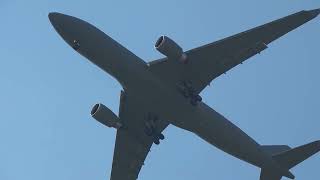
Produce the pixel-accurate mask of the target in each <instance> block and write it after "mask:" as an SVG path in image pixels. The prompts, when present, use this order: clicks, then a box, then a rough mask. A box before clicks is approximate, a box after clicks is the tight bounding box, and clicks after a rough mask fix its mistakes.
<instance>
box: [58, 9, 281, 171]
mask: <svg viewBox="0 0 320 180" xmlns="http://www.w3.org/2000/svg"><path fill="white" fill-rule="evenodd" d="M59 16H60V15H57V16H55V17H56V18H59V23H57V25H56V26H55V28H56V30H57V31H58V33H59V34H60V35H61V36H62V37H63V38H64V40H65V41H66V42H67V43H68V44H69V45H70V46H74V42H75V41H76V42H77V43H79V44H78V45H79V48H77V51H78V52H79V53H80V54H82V55H83V56H85V57H86V58H87V59H89V60H90V61H91V62H93V63H94V64H96V65H98V66H99V67H100V68H101V69H104V70H105V71H107V73H109V74H110V75H112V76H113V77H114V78H116V79H117V80H118V81H119V82H120V84H121V85H122V86H123V88H124V90H125V92H126V94H127V95H128V96H130V97H131V98H135V99H137V101H138V102H140V103H141V104H143V105H144V107H150V109H149V111H150V112H152V113H155V114H157V115H158V116H159V118H160V119H161V120H165V121H168V122H170V123H171V124H173V125H175V126H177V127H180V128H182V129H185V130H187V131H190V132H193V133H195V134H196V135H198V136H199V137H201V138H202V139H204V140H205V141H207V142H208V143H210V144H212V145H214V146H216V147H217V148H219V149H221V150H222V151H224V152H226V153H228V154H230V155H232V156H234V157H237V158H239V159H241V160H243V161H246V162H248V163H250V164H253V165H255V166H258V167H261V168H280V167H278V165H277V163H276V162H275V161H274V160H273V159H272V157H271V156H270V155H269V154H267V153H266V152H264V151H263V150H262V149H261V146H260V145H259V144H258V143H257V142H256V141H254V140H253V139H252V138H251V137H249V136H248V135H247V134H246V133H244V132H243V131H242V130H241V129H240V128H238V127H237V126H235V125H234V124H233V123H232V122H230V121H229V120H227V119H226V118H225V117H223V116H222V115H220V114H219V113H218V112H216V111H215V110H213V109H212V108H210V107H209V106H208V105H206V104H205V103H199V104H198V105H197V106H193V105H191V104H190V102H189V101H188V100H187V99H186V98H185V97H184V96H183V95H182V94H181V93H180V92H179V91H178V90H177V88H176V87H170V86H169V85H167V84H166V82H163V81H161V80H160V78H158V77H157V76H156V75H154V74H153V73H152V72H150V71H149V69H148V64H146V63H145V62H144V61H143V60H142V59H140V58H139V57H137V56H136V55H134V54H133V53H132V52H130V51H129V50H127V49H126V48H124V47H123V46H121V45H120V44H119V43H117V42H116V41H115V40H113V39H112V38H110V37H109V36H107V35H106V34H104V33H103V32H102V31H100V30H98V29H97V28H95V27H94V26H92V25H90V24H89V23H87V22H85V21H82V20H80V19H77V18H74V17H71V16H66V15H61V17H59ZM181 65H182V66H183V64H181ZM177 107H179V108H177ZM284 171H286V170H284Z"/></svg>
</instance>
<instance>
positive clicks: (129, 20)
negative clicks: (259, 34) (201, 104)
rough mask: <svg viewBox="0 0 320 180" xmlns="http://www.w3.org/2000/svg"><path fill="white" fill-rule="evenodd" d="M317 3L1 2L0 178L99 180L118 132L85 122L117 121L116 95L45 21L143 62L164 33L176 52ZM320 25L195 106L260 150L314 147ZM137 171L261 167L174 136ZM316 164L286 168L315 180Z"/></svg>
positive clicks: (278, 45) (217, 173)
mask: <svg viewBox="0 0 320 180" xmlns="http://www.w3.org/2000/svg"><path fill="white" fill-rule="evenodd" d="M314 8H320V1H318V0H306V1H302V0H301V1H292V0H282V1H278V0H269V1H256V0H245V1H243V0H234V1H231V0H227V1H223V2H213V1H209V0H207V1H206V0H199V1H191V0H186V1H183V2H182V1H175V0H162V1H156V2H152V1H148V0H141V1H122V0H118V1H76V0H69V1H49V0H41V1H40V0H38V1H37V0H34V1H22V0H10V1H9V0H2V1H0V20H1V22H2V25H1V28H0V33H1V45H0V57H1V58H0V82H1V90H0V92H1V93H0V110H1V113H0V142H1V145H0V179H1V180H20V179H24V180H42V179H46V180H56V179H59V180H71V179H77V180H87V179H108V178H109V175H110V170H111V163H112V155H113V147H114V140H115V130H113V129H109V128H105V127H103V126H102V125H100V124H99V123H97V122H95V121H94V120H93V119H92V118H91V117H90V109H91V106H92V105H93V104H95V103H96V102H102V103H103V104H105V105H106V106H108V107H109V108H110V109H112V110H113V111H114V112H116V113H117V112H118V106H119V101H118V100H119V93H120V90H121V86H120V85H119V83H118V82H116V81H115V80H114V79H113V78H112V77H111V76H109V75H107V74H106V73H104V72H103V71H102V70H100V69H98V68H97V67H96V66H94V65H92V64H91V63H90V62H89V61H87V60H86V59H85V58H83V57H82V56H80V55H79V54H77V53H75V52H74V51H73V50H72V49H71V48H70V47H69V46H67V44H66V43H65V42H63V40H62V39H61V38H60V37H59V36H58V34H57V33H56V32H55V31H54V29H53V28H52V26H51V24H50V23H49V21H48V18H47V14H48V13H49V12H51V11H57V12H62V13H66V14H70V15H73V16H76V17H79V18H82V19H84V20H86V21H89V22H90V23H92V24H94V25H96V26H97V27H99V28H100V29H101V30H103V31H104V32H105V33H107V34H108V35H109V36H111V37H113V38H114V39H115V40H117V41H119V42H120V43H121V44H123V45H124V46H125V47H127V48H128V49H130V50H131V51H132V52H134V53H136V54H137V55H138V56H139V57H141V58H143V59H144V60H146V61H148V62H149V61H151V60H154V59H157V58H160V57H162V55H161V54H160V53H158V52H157V51H156V50H155V49H154V48H153V45H154V43H155V41H156V40H157V38H158V37H159V36H160V35H162V34H165V35H168V36H169V37H171V38H172V39H174V40H175V41H176V42H178V43H179V44H180V45H181V46H182V47H183V48H184V49H185V50H188V49H191V48H194V47H197V46H200V45H203V44H206V43H210V42H212V41H215V40H219V39H221V38H223V37H226V36H230V35H233V34H235V33H238V32H241V31H244V30H247V29H249V28H252V27H255V26H257V25H261V24H264V23H267V22H269V21H271V20H274V19H277V18H280V17H283V16H286V15H289V14H291V13H294V12H296V11H300V10H303V9H314ZM319 29H320V17H318V18H317V19H315V20H313V21H311V22H309V23H307V24H305V25H304V26H303V27H301V28H299V29H297V30H296V31H294V32H291V33H290V34H288V35H286V36H285V37H283V38H281V39H279V40H278V41H276V42H274V43H272V44H271V45H270V46H269V49H267V50H266V51H265V52H264V53H262V54H261V55H258V56H256V57H253V58H251V59H250V60H249V61H246V62H245V63H244V64H243V65H241V66H238V67H236V68H234V69H232V70H231V71H230V72H228V73H227V74H226V75H222V76H221V77H219V78H218V79H216V80H215V81H214V82H213V83H212V85H211V86H210V87H208V88H206V89H205V91H204V92H203V93H202V96H203V98H204V101H205V102H206V103H207V104H209V105H210V106H211V107H213V108H214V109H215V110H217V111H219V112H220V113H222V114H223V115H225V116H226V117H227V118H229V119H230V120H231V121H232V122H233V123H235V124H236V125H238V126H239V127H240V128H241V129H243V130H244V131H245V132H247V133H248V134H249V135H250V136H252V137H253V138H255V139H256V140H257V141H258V142H259V143H261V144H288V145H290V146H293V147H294V146H298V145H302V144H305V143H308V142H311V141H314V140H319V139H320V122H319V120H320V114H319V107H320V96H319V94H318V93H319V92H320V85H319V77H320V72H319V67H320V61H319V57H320V51H319V42H320V36H319V32H320V31H319ZM165 135H166V140H165V141H164V142H162V144H161V145H160V146H154V147H153V148H152V152H151V153H150V154H149V156H148V158H147V160H146V165H145V166H144V167H143V169H142V171H141V173H140V179H141V180H147V179H153V180H162V179H184V180H191V179H192V180H194V179H221V180H229V179H258V177H259V173H260V172H259V169H257V168H255V167H253V166H251V165H248V164H246V163H244V162H241V161H240V160H237V159H235V158H233V157H231V156H229V155H227V154H225V153H223V152H221V151H219V150H217V149H216V148H214V147H213V146H211V145H209V144H207V143H206V142H204V141H203V140H201V139H200V138H198V137H197V136H195V135H194V134H192V133H189V132H185V131H183V130H180V129H178V128H175V127H173V126H171V127H169V128H168V129H167V130H166V131H165ZM319 166H320V155H316V156H314V157H312V158H311V159H309V160H307V161H306V162H304V163H302V164H300V165H299V166H297V167H295V168H294V169H293V172H294V174H295V175H296V177H297V178H298V179H314V177H317V176H318V171H319V168H318V167H319Z"/></svg>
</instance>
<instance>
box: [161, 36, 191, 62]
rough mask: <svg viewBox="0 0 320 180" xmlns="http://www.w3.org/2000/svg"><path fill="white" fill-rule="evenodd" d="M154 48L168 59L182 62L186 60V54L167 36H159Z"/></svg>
mask: <svg viewBox="0 0 320 180" xmlns="http://www.w3.org/2000/svg"><path fill="white" fill-rule="evenodd" d="M155 48H156V49H157V50H158V51H159V52H160V53H161V54H163V55H165V56H167V57H168V58H169V59H170V60H179V61H180V62H183V63H186V62H187V55H186V54H185V53H184V52H183V50H182V48H181V47H180V46H179V45H178V44H177V43H176V42H174V41H173V40H172V39H170V38H169V37H167V36H161V37H160V38H159V39H158V40H157V42H156V44H155Z"/></svg>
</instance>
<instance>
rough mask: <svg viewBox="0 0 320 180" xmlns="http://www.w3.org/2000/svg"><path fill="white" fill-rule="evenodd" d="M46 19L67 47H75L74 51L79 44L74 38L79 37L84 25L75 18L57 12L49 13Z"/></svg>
mask: <svg viewBox="0 0 320 180" xmlns="http://www.w3.org/2000/svg"><path fill="white" fill-rule="evenodd" d="M48 18H49V20H50V22H51V24H52V26H53V27H54V29H55V30H56V31H57V32H58V34H59V35H60V36H61V37H62V38H63V39H64V40H65V41H66V42H67V43H68V44H69V45H71V46H72V47H74V46H76V47H74V49H78V46H79V42H78V41H77V39H76V38H80V37H81V35H80V33H81V31H83V29H85V28H84V23H83V22H82V21H80V20H79V19H77V18H75V17H72V16H69V15H65V14H61V13H57V12H51V13H49V14H48Z"/></svg>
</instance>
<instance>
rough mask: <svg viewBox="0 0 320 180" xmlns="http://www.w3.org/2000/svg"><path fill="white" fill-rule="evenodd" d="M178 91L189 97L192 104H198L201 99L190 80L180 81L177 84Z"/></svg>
mask: <svg viewBox="0 0 320 180" xmlns="http://www.w3.org/2000/svg"><path fill="white" fill-rule="evenodd" d="M179 91H180V92H181V93H182V95H183V96H184V97H185V98H190V103H191V104H192V105H193V106H196V105H198V103H199V102H201V101H202V98H201V96H200V95H199V94H197V93H196V92H195V90H194V89H193V87H192V84H191V82H188V81H182V82H181V83H180V84H179Z"/></svg>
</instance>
